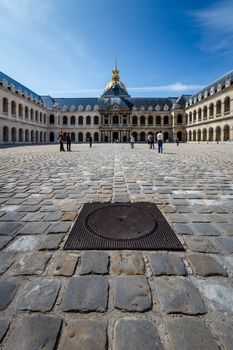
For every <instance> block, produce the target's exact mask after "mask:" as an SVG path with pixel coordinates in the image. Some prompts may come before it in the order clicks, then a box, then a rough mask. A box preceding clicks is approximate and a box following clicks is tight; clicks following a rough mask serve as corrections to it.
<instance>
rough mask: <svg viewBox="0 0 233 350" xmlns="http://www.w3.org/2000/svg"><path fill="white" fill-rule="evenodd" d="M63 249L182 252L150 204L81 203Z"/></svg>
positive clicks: (166, 225) (167, 225)
mask: <svg viewBox="0 0 233 350" xmlns="http://www.w3.org/2000/svg"><path fill="white" fill-rule="evenodd" d="M64 249H79V250H80V249H81V250H82V249H133V250H184V248H183V246H182V245H181V243H180V241H179V240H178V238H177V237H176V234H175V233H174V231H173V230H172V228H171V226H170V225H169V224H168V222H167V220H166V219H165V217H164V216H163V214H162V213H161V211H160V210H159V208H158V207H157V205H156V204H153V203H144V202H143V203H91V204H84V206H83V208H82V210H81V212H80V214H79V216H78V218H77V220H76V222H75V224H74V226H73V228H72V230H71V233H70V235H69V237H68V239H67V241H66V243H65V246H64Z"/></svg>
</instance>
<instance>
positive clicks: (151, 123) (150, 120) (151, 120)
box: [148, 115, 153, 125]
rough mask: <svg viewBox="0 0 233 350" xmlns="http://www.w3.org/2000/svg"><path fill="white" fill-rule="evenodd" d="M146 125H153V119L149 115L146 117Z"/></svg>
mask: <svg viewBox="0 0 233 350" xmlns="http://www.w3.org/2000/svg"><path fill="white" fill-rule="evenodd" d="M148 125H153V117H152V115H149V117H148Z"/></svg>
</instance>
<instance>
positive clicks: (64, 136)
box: [58, 131, 71, 152]
mask: <svg viewBox="0 0 233 350" xmlns="http://www.w3.org/2000/svg"><path fill="white" fill-rule="evenodd" d="M58 140H59V143H60V152H65V148H64V142H66V150H67V152H71V136H70V133H69V132H68V133H66V134H63V132H62V131H61V132H60V134H59V136H58Z"/></svg>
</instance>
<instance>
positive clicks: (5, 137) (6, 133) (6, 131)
mask: <svg viewBox="0 0 233 350" xmlns="http://www.w3.org/2000/svg"><path fill="white" fill-rule="evenodd" d="M8 141H9V129H8V127H7V126H4V128H3V142H8Z"/></svg>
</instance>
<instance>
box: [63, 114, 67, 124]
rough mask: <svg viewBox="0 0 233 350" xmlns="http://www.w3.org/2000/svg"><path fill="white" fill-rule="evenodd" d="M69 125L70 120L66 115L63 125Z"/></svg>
mask: <svg viewBox="0 0 233 350" xmlns="http://www.w3.org/2000/svg"><path fill="white" fill-rule="evenodd" d="M67 123H68V119H67V116H66V115H65V116H64V117H63V125H67Z"/></svg>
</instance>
